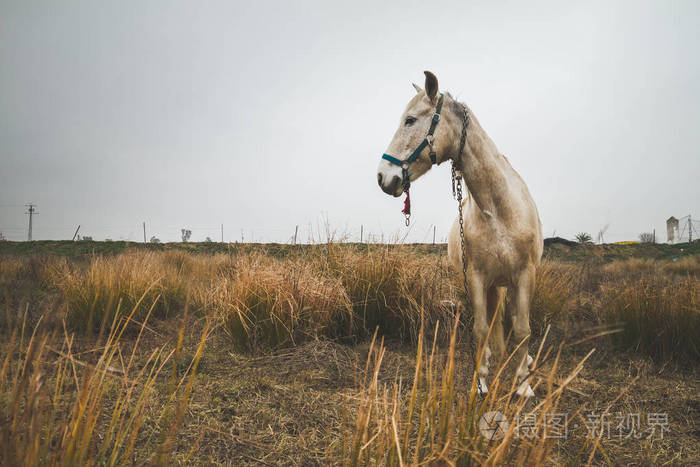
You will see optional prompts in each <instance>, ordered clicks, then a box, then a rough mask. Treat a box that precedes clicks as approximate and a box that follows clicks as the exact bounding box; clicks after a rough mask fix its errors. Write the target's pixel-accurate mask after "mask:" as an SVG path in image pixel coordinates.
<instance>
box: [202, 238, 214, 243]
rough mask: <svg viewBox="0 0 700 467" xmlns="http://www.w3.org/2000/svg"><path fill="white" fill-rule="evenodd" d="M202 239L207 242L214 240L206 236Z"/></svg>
mask: <svg viewBox="0 0 700 467" xmlns="http://www.w3.org/2000/svg"><path fill="white" fill-rule="evenodd" d="M204 241H205V242H207V243H211V242H213V241H214V240H212V239H211V237H207V238H205V239H204Z"/></svg>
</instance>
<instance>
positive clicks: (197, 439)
mask: <svg viewBox="0 0 700 467" xmlns="http://www.w3.org/2000/svg"><path fill="white" fill-rule="evenodd" d="M698 264H699V263H698V260H697V257H687V258H681V259H679V260H678V261H665V262H662V261H650V260H630V261H625V262H613V263H611V264H608V265H605V264H602V263H598V262H595V260H591V261H587V262H585V263H579V264H570V263H569V264H567V263H560V262H555V261H545V262H543V263H542V265H541V266H540V268H539V269H538V272H537V288H536V291H535V296H534V298H533V303H532V316H531V318H532V329H533V334H534V336H535V339H533V342H536V343H537V345H539V344H540V343H541V342H542V339H543V337H544V335H545V334H546V330H547V329H548V328H550V327H551V329H552V331H551V332H550V333H549V334H547V335H548V338H547V339H548V342H549V343H548V344H547V345H546V346H544V347H543V351H542V355H541V356H540V359H539V362H538V367H539V369H538V371H537V372H536V374H535V376H534V377H535V380H536V381H535V383H536V384H537V388H536V391H537V393H538V400H537V401H538V402H537V404H539V405H538V407H537V408H536V410H534V409H535V408H534V407H530V406H526V405H524V404H523V403H522V402H523V401H519V400H518V398H517V397H514V396H513V391H512V390H513V384H514V382H513V380H512V373H511V372H510V370H509V369H508V362H503V363H502V367H501V368H492V374H494V373H498V372H500V373H501V374H500V375H499V376H498V377H496V378H495V379H494V383H492V385H491V387H490V395H489V397H488V398H487V399H485V400H483V401H481V400H479V399H476V398H475V397H474V387H473V384H472V381H473V372H474V369H473V365H472V363H471V361H470V358H469V357H468V355H469V349H468V347H467V346H466V342H467V341H468V340H467V339H461V338H460V336H461V335H466V334H467V333H468V331H467V330H465V329H464V325H463V323H461V322H460V321H459V320H458V319H457V316H455V311H456V310H457V309H460V308H461V305H459V306H458V305H457V303H458V302H459V300H458V298H457V296H456V294H455V288H454V287H453V285H452V284H451V281H450V276H449V273H448V270H447V265H446V259H445V257H444V255H439V254H417V253H415V252H411V253H409V252H408V251H407V250H404V249H402V248H401V247H387V246H374V247H369V248H364V247H362V248H358V247H353V246H343V245H338V244H329V245H325V246H319V247H318V248H316V249H315V250H308V251H307V250H302V249H300V250H299V251H298V252H295V251H291V252H287V254H286V255H285V256H284V257H275V256H273V255H271V254H266V252H265V251H250V250H244V251H242V252H238V251H237V250H233V249H232V250H231V251H230V252H229V254H223V253H218V254H214V255H207V254H192V253H189V252H185V251H163V252H155V251H142V252H128V251H127V252H126V253H122V254H119V255H115V256H99V255H94V256H89V257H86V258H82V259H78V260H67V259H56V258H51V257H41V258H20V259H6V258H0V288H2V290H0V306H2V307H3V312H4V313H3V316H2V322H1V323H0V335H1V336H2V338H1V339H0V355H2V356H3V357H2V359H3V360H2V362H0V363H2V364H3V366H2V370H1V371H0V404H2V405H1V406H0V407H1V413H2V417H3V418H2V420H0V425H1V426H2V427H1V428H0V443H2V445H1V446H0V452H2V453H3V456H4V457H3V456H0V457H2V458H1V459H0V460H1V461H2V462H0V463H2V464H17V463H25V464H46V463H52V464H53V463H56V464H60V463H63V464H76V463H78V464H86V463H93V464H94V463H102V464H113V463H117V464H123V463H138V464H141V463H156V464H166V463H169V462H174V461H177V462H187V461H188V460H189V461H190V462H193V463H197V464H198V463H231V462H233V463H235V464H237V465H245V464H250V465H257V464H263V465H264V464H269V465H280V464H286V465H294V464H312V465H316V464H328V463H335V464H338V463H349V464H351V465H365V464H374V465H402V464H404V465H405V464H413V463H420V462H422V463H428V464H440V463H447V464H449V463H451V462H455V463H456V464H459V465H477V464H489V465H502V464H510V465H523V464H528V465H542V464H545V463H555V464H556V463H558V464H566V463H569V464H571V465H580V464H585V463H587V462H590V461H593V462H596V463H605V462H608V461H609V460H610V459H611V457H610V456H611V454H610V451H611V450H612V451H615V452H624V455H625V459H627V460H629V461H630V463H635V462H637V463H639V462H642V460H640V459H641V458H640V457H639V455H638V452H639V450H638V449H637V448H629V446H628V447H627V448H624V449H623V448H621V447H619V446H617V445H611V444H610V443H605V442H601V443H597V442H596V444H595V445H594V444H593V443H591V442H588V441H582V440H580V439H576V440H571V441H570V442H568V443H558V442H553V441H552V440H546V439H540V438H537V439H532V440H531V439H524V438H522V437H516V436H515V435H516V431H515V430H516V429H517V426H514V425H513V424H512V423H511V426H510V428H508V429H507V430H504V432H503V433H502V434H503V435H504V438H502V439H500V440H495V441H491V442H488V441H487V440H485V439H484V438H483V436H481V434H480V433H479V431H478V429H477V422H478V421H479V419H480V417H481V416H482V415H483V414H484V413H485V412H488V411H490V410H492V409H497V410H499V411H501V412H503V413H504V414H505V415H506V416H507V418H508V420H510V421H511V422H512V421H513V420H516V419H517V418H518V416H524V415H529V414H532V413H534V414H535V419H536V420H537V423H539V424H540V425H539V426H540V427H541V423H542V419H541V416H542V415H543V414H546V413H552V412H553V411H558V410H566V411H567V412H569V413H570V414H569V415H570V417H572V418H573V417H574V416H576V415H575V414H576V413H579V411H580V410H582V408H583V407H584V406H586V405H587V406H588V408H592V407H596V405H595V404H597V403H601V404H603V403H605V404H607V403H611V402H612V401H614V400H617V398H618V396H619V394H620V393H619V391H620V390H621V389H622V388H623V385H622V382H624V383H625V385H626V384H633V383H634V384H636V385H637V386H635V389H636V391H637V392H638V394H637V395H636V396H635V398H632V399H629V398H626V397H625V398H622V399H620V400H621V401H623V400H624V403H625V404H627V406H629V407H630V408H634V407H639V404H644V402H643V401H644V400H648V399H650V396H649V394H648V393H647V392H648V391H647V389H648V387H647V386H644V384H651V383H644V384H642V383H641V382H637V379H635V378H636V377H637V376H639V375H637V376H634V377H630V374H631V373H634V372H635V371H637V373H640V372H641V371H642V370H635V371H633V370H632V369H627V368H625V371H622V370H620V369H618V370H619V371H618V373H615V375H614V378H613V377H612V376H610V377H609V378H608V380H607V381H606V382H605V383H604V384H598V383H597V381H599V380H600V381H603V380H604V379H605V378H606V374H607V373H606V374H597V372H601V371H603V370H601V368H603V367H602V365H603V364H604V363H606V362H608V363H609V362H618V361H619V360H620V359H621V358H624V359H625V361H628V360H629V361H634V362H637V363H634V365H636V367H640V368H642V367H643V368H646V367H645V366H644V365H657V364H658V363H660V362H663V363H664V365H663V366H661V367H660V368H661V369H660V370H656V369H653V368H652V369H646V370H644V372H645V373H644V374H647V375H652V374H653V375H654V377H656V378H657V379H658V380H659V383H658V384H659V385H662V384H663V385H665V384H667V383H666V382H664V378H666V379H668V378H671V379H673V378H675V377H676V376H677V379H676V382H675V383H674V384H675V387H676V388H680V387H683V384H685V385H686V386H688V387H687V388H685V389H684V391H685V392H684V393H683V394H686V395H684V396H682V397H686V398H688V397H689V396H687V394H690V393H691V392H692V388H693V385H694V384H695V387H697V383H693V381H697V378H696V377H695V376H693V373H692V372H691V373H688V372H690V371H691V370H692V368H693V366H692V365H690V366H684V365H680V368H686V369H684V370H681V369H679V370H677V371H679V372H681V371H684V372H685V373H678V375H675V374H670V375H669V374H668V373H667V374H665V375H663V376H658V373H659V371H662V370H663V369H664V368H666V365H665V363H667V362H668V361H669V360H672V361H675V362H681V363H694V362H697V361H698V359H699V357H698V348H697V342H698V341H700V324H698V316H699V315H698V308H699V307H698V290H699V288H698V285H699V283H700V282H699V281H700V279H698V276H697V272H698ZM25 294H26V295H25ZM188 310H189V311H188ZM25 311H28V312H25ZM466 313H470V310H469V308H468V305H467V310H466ZM42 314H43V316H44V318H43V319H42V320H41V322H40V323H39V325H36V322H37V321H38V316H39V315H42ZM30 323H31V324H30ZM64 323H65V324H64ZM600 324H604V325H606V326H607V327H605V328H600V327H595V326H597V325H600ZM35 325H36V327H35V329H36V331H35V333H34V337H30V336H29V335H28V334H30V333H29V331H28V329H31V328H32V327H34V326H35ZM611 325H613V326H618V327H620V328H621V329H622V330H623V331H622V332H620V333H617V334H612V335H609V336H608V335H606V333H607V332H608V330H609V329H610V326H611ZM376 330H378V334H379V335H382V336H386V337H388V338H390V339H389V340H388V341H387V345H386V346H383V345H381V344H380V343H379V342H378V341H377V343H376V344H375V345H374V346H373V347H372V348H371V349H368V348H367V341H368V340H369V339H370V337H371V336H372V335H373V334H374V333H375V331H376ZM455 330H459V334H458V333H456V331H455ZM73 333H75V334H73ZM424 333H425V335H426V336H429V337H430V338H424V336H423V334H424ZM201 336H211V338H209V339H208V340H207V342H208V344H207V348H206V349H204V348H203V342H204V338H203V337H201ZM582 336H583V337H582ZM585 336H592V337H596V336H597V337H598V338H597V340H596V346H597V347H599V352H596V354H594V356H593V357H592V358H590V359H589V360H588V361H587V364H586V366H584V367H581V365H580V362H581V360H582V359H583V358H585V357H586V355H587V354H588V351H589V350H590V348H591V347H592V344H591V341H590V339H589V338H588V337H585ZM601 336H604V337H601ZM212 341H214V342H215V345H213V346H212V344H211V342H212ZM340 343H345V344H350V345H340ZM463 343H464V345H463ZM610 343H612V344H613V345H610ZM574 344H576V345H574ZM460 345H462V347H460ZM416 346H417V352H418V353H417V355H416V356H415V358H412V355H411V354H413V353H414V349H416ZM409 349H410V350H409ZM530 350H531V352H530V353H533V354H534V353H536V352H534V350H536V349H530ZM620 350H623V351H624V353H620ZM240 351H244V352H240ZM261 353H262V355H261V356H260V354H261ZM547 353H548V356H547V357H545V354H547ZM598 353H600V354H601V357H600V359H599V360H596V356H595V355H597V354H598ZM460 354H463V355H462V356H461V357H459V355H460ZM465 355H466V356H465ZM621 355H622V356H621ZM646 356H651V357H653V360H651V359H648V361H649V363H644V362H645V360H644V358H645V357H646ZM654 361H655V362H656V363H654ZM639 362H641V363H639ZM511 363H512V362H511ZM588 365H591V367H590V368H589V367H588ZM610 365H612V363H610ZM494 366H498V365H494ZM363 367H365V369H364V370H363ZM670 367H673V368H676V366H674V365H671V366H670ZM195 368H197V369H198V372H197V375H196V376H195V373H194V369H195ZM688 368H690V369H688ZM604 371H606V372H608V373H610V375H612V373H611V372H610V370H604ZM674 371H676V370H674ZM640 374H641V373H640ZM574 375H576V376H575V377H573V376H574ZM630 378H632V379H631V380H630ZM649 378H651V376H649V377H648V379H647V380H646V381H651V379H649ZM693 378H695V379H693ZM683 382H685V383H683ZM605 387H607V388H615V391H612V390H611V391H612V392H611V391H603V389H604V388H605ZM657 393H658V391H657ZM592 394H597V395H598V397H599V398H598V399H595V398H592V396H591V395H592ZM673 397H674V395H673V394H671V395H666V396H665V397H664V396H661V397H657V398H656V400H669V401H670V400H675V401H677V402H676V403H679V404H681V406H682V407H684V408H683V410H679V411H678V412H677V413H678V414H679V415H677V416H678V417H681V416H684V415H685V414H688V417H689V418H688V420H686V421H684V422H683V423H684V424H682V425H681V426H682V427H683V430H685V431H683V432H679V433H677V436H678V438H677V439H681V440H682V443H686V442H687V440H688V439H690V438H692V437H693V436H694V435H693V433H696V432H697V427H696V426H695V425H694V423H695V422H694V421H693V420H697V417H693V414H697V415H698V416H700V412H698V410H696V406H697V407H700V401H697V400H696V399H693V398H692V397H690V399H688V401H687V402H686V401H685V400H680V402H678V401H679V399H678V398H676V399H674V398H673ZM679 397H681V396H679ZM635 404H637V405H635ZM683 404H688V405H687V406H684V405H683ZM186 407H189V409H188V410H185V408H186ZM679 423H680V422H679ZM679 442H680V441H679ZM634 446H637V445H634ZM664 446H665V448H664V449H666V450H667V451H663V452H658V453H657V455H656V457H654V459H655V460H654V462H652V463H655V462H656V461H660V460H665V461H669V460H671V459H673V458H674V456H676V455H677V453H676V452H674V451H673V449H674V448H673V446H674V445H673V444H664ZM683 449H685V451H684V452H686V453H687V452H690V453H696V452H697V449H695V450H693V448H688V447H685V448H683ZM678 452H680V451H678ZM5 453H7V454H5ZM645 459H646V458H645ZM20 460H26V462H20ZM647 461H648V459H647ZM672 463H673V462H671V464H672Z"/></svg>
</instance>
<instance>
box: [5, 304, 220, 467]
mask: <svg viewBox="0 0 700 467" xmlns="http://www.w3.org/2000/svg"><path fill="white" fill-rule="evenodd" d="M152 309H153V307H151V310H152ZM135 311H136V308H134V309H133V310H132V311H131V313H130V315H133V314H134V312H135ZM128 318H129V316H125V317H123V318H122V319H119V320H117V319H115V321H114V322H113V325H112V327H111V329H110V330H109V333H108V334H107V336H106V338H105V340H104V343H103V344H102V345H99V346H97V347H96V348H95V349H94V351H92V352H89V353H88V355H89V354H93V357H94V358H93V361H85V360H83V359H82V358H84V356H82V357H81V356H79V355H78V354H76V353H75V351H74V338H73V336H71V335H69V334H68V333H67V332H66V331H65V329H64V333H63V335H62V337H60V338H57V336H56V335H55V334H56V333H55V330H53V331H52V330H50V329H46V328H45V327H43V326H42V323H41V320H39V323H38V324H37V325H36V327H35V328H34V330H33V332H32V334H31V336H27V331H28V329H27V328H26V314H25V319H24V320H23V322H22V326H21V327H20V328H18V329H15V331H14V332H13V333H12V335H11V336H10V338H9V341H8V342H6V343H5V344H4V345H3V347H2V348H3V353H4V355H5V358H4V360H3V364H2V369H1V370H0V452H1V453H2V456H0V460H1V461H2V464H3V465H92V464H101V465H123V464H130V463H134V462H136V463H145V462H149V463H153V464H156V465H166V464H168V463H169V459H170V457H171V455H172V452H173V450H174V447H175V446H174V437H175V436H176V434H177V432H178V430H179V426H180V425H181V423H182V419H183V415H184V411H185V409H186V408H187V405H188V403H189V400H190V395H191V393H192V385H193V383H194V381H195V375H196V370H197V365H198V362H199V359H200V357H201V355H202V352H203V349H204V344H205V341H206V334H207V333H206V329H205V332H204V334H203V335H202V338H201V341H200V344H199V346H198V348H197V351H196V353H195V355H194V357H193V359H192V361H191V362H190V365H189V366H188V368H187V370H186V371H185V372H184V374H183V375H182V377H179V378H178V377H177V374H176V373H172V376H171V378H170V383H169V384H168V385H167V389H166V390H165V391H164V394H163V398H162V403H161V404H158V405H155V406H154V405H153V404H152V403H153V399H154V393H157V392H158V391H159V387H158V385H159V380H162V379H164V378H167V367H168V365H170V363H171V360H173V358H174V359H175V360H177V358H178V354H179V352H180V349H179V348H175V349H168V348H167V347H160V348H156V349H154V350H153V351H152V352H150V354H148V355H147V356H146V359H145V361H142V359H141V358H138V359H135V356H136V355H137V353H138V352H139V351H140V349H139V345H138V343H139V340H140V338H141V333H143V332H144V329H145V322H146V321H147V319H148V316H146V318H145V320H144V324H143V325H142V326H141V328H140V332H139V335H138V338H137V340H136V343H135V344H134V345H133V349H132V351H131V354H122V344H121V339H122V336H123V334H124V331H125V329H126V327H127V324H128V322H129V319H128ZM184 325H185V321H184V320H183V321H182V326H183V328H184ZM57 343H60V345H56V344H57ZM137 360H138V361H139V363H136V361H137ZM147 422H148V423H147ZM137 442H138V444H139V449H138V451H137V450H136V445H137ZM144 448H145V449H144Z"/></svg>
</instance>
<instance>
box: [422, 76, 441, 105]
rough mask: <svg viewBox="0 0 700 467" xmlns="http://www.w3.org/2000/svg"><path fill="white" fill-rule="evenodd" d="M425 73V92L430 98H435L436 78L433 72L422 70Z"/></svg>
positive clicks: (436, 89)
mask: <svg viewBox="0 0 700 467" xmlns="http://www.w3.org/2000/svg"><path fill="white" fill-rule="evenodd" d="M423 73H425V94H426V95H427V96H428V97H429V98H430V100H431V101H432V100H435V96H437V92H438V80H437V78H436V77H435V75H434V74H432V73H431V72H429V71H424V72H423Z"/></svg>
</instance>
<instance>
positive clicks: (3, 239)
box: [0, 232, 7, 242]
mask: <svg viewBox="0 0 700 467" xmlns="http://www.w3.org/2000/svg"><path fill="white" fill-rule="evenodd" d="M5 240H7V239H6V238H5V236H4V235H3V234H2V232H0V242H4V241H5Z"/></svg>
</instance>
